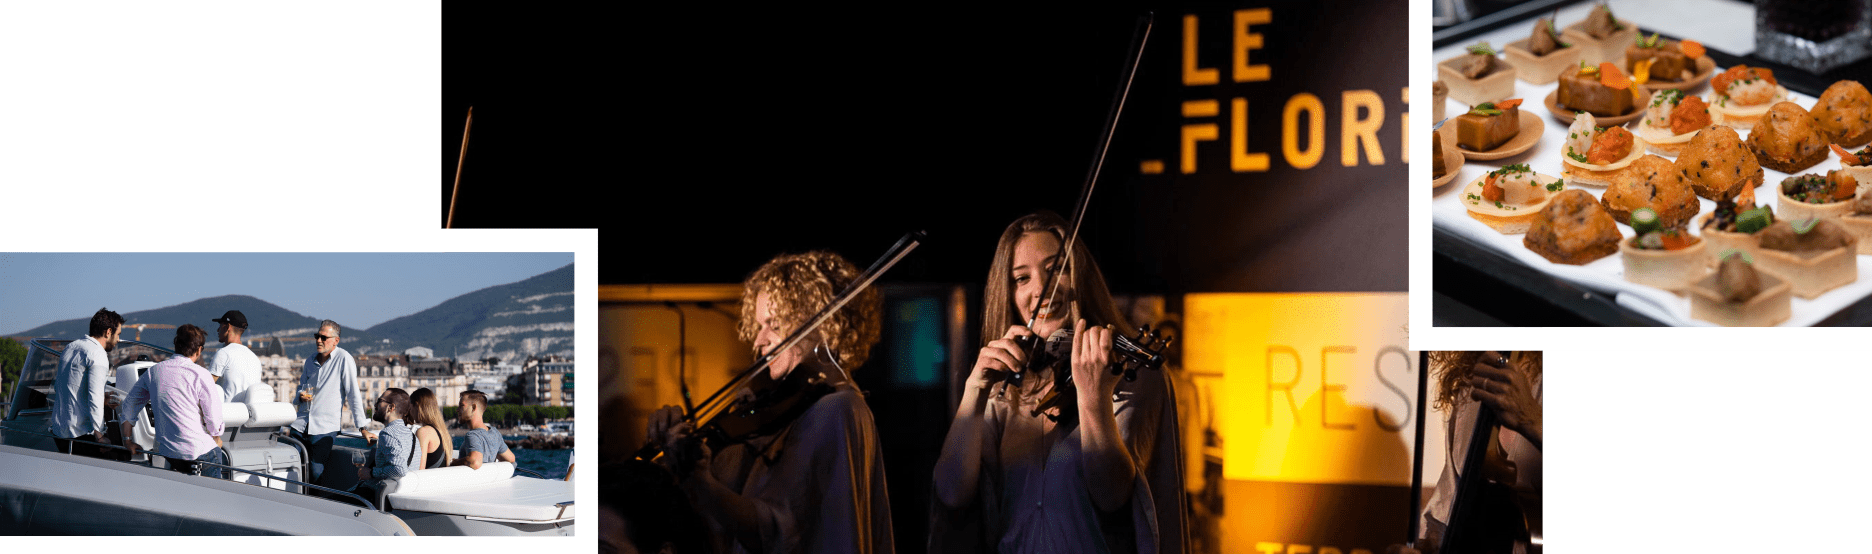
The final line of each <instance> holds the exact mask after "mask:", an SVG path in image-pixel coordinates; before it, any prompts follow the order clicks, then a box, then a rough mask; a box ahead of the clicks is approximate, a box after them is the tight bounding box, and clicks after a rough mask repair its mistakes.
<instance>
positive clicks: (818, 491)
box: [649, 251, 892, 553]
mask: <svg viewBox="0 0 1872 554" xmlns="http://www.w3.org/2000/svg"><path fill="white" fill-rule="evenodd" d="M858 274H859V271H858V269H857V268H855V267H853V266H852V264H851V263H850V262H847V261H845V259H844V258H841V257H839V256H838V255H837V254H833V253H830V252H823V251H821V252H809V253H806V254H796V255H783V256H780V257H777V258H774V259H773V260H772V261H769V262H767V264H766V265H763V266H761V267H760V269H758V270H755V271H754V273H753V274H752V275H750V276H748V278H747V281H746V282H745V283H743V286H742V293H741V320H740V322H739V327H738V330H739V332H740V337H741V340H744V341H749V342H750V343H752V345H753V347H754V350H755V352H756V354H757V355H759V354H766V353H768V352H769V351H771V350H772V349H773V348H774V347H776V346H778V345H779V343H780V342H782V341H783V339H784V338H785V337H787V335H789V334H790V333H792V332H793V330H794V329H796V328H798V327H799V326H801V325H802V324H804V323H805V320H806V319H808V318H810V317H811V316H812V315H813V314H814V313H815V312H817V311H818V310H820V309H821V308H822V307H825V306H827V305H828V304H829V303H830V301H831V300H832V299H833V298H834V297H835V296H837V295H838V294H839V293H840V292H841V291H843V290H844V289H845V288H846V287H847V286H848V285H850V284H851V283H852V281H853V280H854V279H855V278H856V277H857V276H858ZM880 303H881V301H880V297H879V295H878V293H877V291H876V290H875V289H868V290H866V291H865V292H864V293H862V294H860V295H859V296H858V297H857V298H856V299H854V300H853V301H852V302H851V303H850V304H847V305H846V306H845V307H843V308H841V309H839V310H838V311H837V312H835V313H834V315H832V316H831V318H830V319H828V320H826V321H825V322H824V323H823V324H822V325H820V326H819V327H818V329H817V330H816V331H815V332H814V333H813V334H811V335H809V336H808V338H807V339H806V340H803V341H801V342H800V343H799V344H797V345H795V346H794V347H792V348H790V349H788V350H786V351H784V352H779V353H777V355H776V356H775V358H774V360H773V363H772V364H771V365H770V366H769V367H768V377H771V379H772V380H773V381H776V382H777V381H784V380H786V379H787V378H788V377H789V376H793V377H800V375H793V372H796V371H800V372H806V371H811V372H818V374H819V375H817V376H815V377H822V378H823V379H824V383H825V384H827V385H829V390H830V392H828V393H826V394H824V396H821V397H819V398H818V399H817V400H815V401H813V402H812V403H811V405H810V406H809V407H807V408H805V410H804V411H803V412H802V413H801V415H799V416H798V418H797V419H795V420H793V421H792V422H791V423H789V424H787V426H786V427H785V428H784V430H783V431H780V432H778V433H775V434H772V435H767V436H763V437H759V438H754V439H750V440H747V441H746V442H741V443H738V444H733V445H732V446H729V447H727V448H724V449H722V450H721V451H719V452H710V451H709V448H708V447H707V446H706V445H704V446H702V447H701V449H700V450H701V453H700V456H699V458H698V459H695V460H693V465H692V466H691V467H690V468H684V469H682V470H679V473H682V472H684V471H686V474H685V475H684V476H683V477H682V487H683V489H684V491H685V492H686V493H687V494H688V495H689V497H690V500H691V501H692V502H693V503H694V505H695V507H696V510H697V511H698V512H700V513H701V514H702V516H703V518H704V519H706V520H708V523H709V527H710V530H711V531H712V533H711V534H712V535H714V538H715V540H716V541H717V542H718V544H717V547H718V550H719V551H721V552H865V553H869V552H891V551H892V535H891V519H890V504H889V500H888V497H887V494H886V493H887V491H886V487H885V484H884V463H883V457H882V454H881V453H880V451H879V449H878V438H877V429H876V427H875V424H874V422H873V420H872V416H871V409H870V408H869V407H868V406H867V405H866V404H865V400H864V396H863V395H862V394H860V393H859V391H858V388H857V386H856V385H855V384H854V383H852V382H851V381H850V380H848V375H849V372H850V371H852V370H855V369H857V368H858V366H860V365H862V364H863V363H864V361H865V358H866V356H868V355H869V354H870V352H871V346H872V345H873V344H875V343H877V341H878V336H879V321H878V313H879V310H880ZM822 390H823V389H822ZM694 425H695V423H694V422H690V421H684V420H683V412H682V409H681V408H679V407H676V406H666V407H664V408H662V409H660V410H658V411H657V412H656V413H654V414H652V415H651V417H650V423H649V436H650V437H651V439H652V440H653V441H657V442H659V443H660V444H664V445H666V446H665V451H666V452H675V451H677V450H679V449H680V448H681V446H680V444H681V441H683V439H684V438H685V437H686V436H687V435H689V434H690V433H692V432H695V427H694ZM678 457H679V456H671V455H665V456H663V457H662V458H659V460H663V461H666V465H670V466H676V465H678V464H676V463H675V462H674V461H672V460H673V459H675V458H678Z"/></svg>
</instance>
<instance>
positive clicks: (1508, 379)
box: [1399, 352, 1542, 553]
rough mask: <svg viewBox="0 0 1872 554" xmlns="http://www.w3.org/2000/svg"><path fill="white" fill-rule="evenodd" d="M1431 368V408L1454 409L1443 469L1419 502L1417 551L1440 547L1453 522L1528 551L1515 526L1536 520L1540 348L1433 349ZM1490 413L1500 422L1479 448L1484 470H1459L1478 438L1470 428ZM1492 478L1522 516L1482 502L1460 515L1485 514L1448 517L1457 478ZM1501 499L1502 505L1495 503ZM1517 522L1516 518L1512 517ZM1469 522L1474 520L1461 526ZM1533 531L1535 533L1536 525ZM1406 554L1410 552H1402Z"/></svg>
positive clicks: (1525, 539) (1504, 546) (1507, 546)
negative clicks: (1482, 451) (1433, 385)
mask: <svg viewBox="0 0 1872 554" xmlns="http://www.w3.org/2000/svg"><path fill="white" fill-rule="evenodd" d="M1430 370H1431V372H1432V376H1433V377H1434V378H1435V379H1436V401H1435V404H1434V406H1435V407H1436V409H1437V410H1439V411H1444V412H1445V413H1451V414H1454V416H1453V417H1451V418H1449V426H1448V428H1447V429H1446V431H1447V432H1448V435H1447V439H1448V440H1446V441H1445V444H1446V445H1447V446H1448V452H1446V453H1445V457H1444V460H1445V462H1444V464H1443V474H1442V476H1441V477H1439V478H1438V479H1437V484H1436V491H1435V492H1434V493H1432V494H1431V495H1430V499H1429V501H1427V502H1425V503H1424V507H1423V511H1422V513H1421V517H1422V518H1423V519H1422V521H1421V525H1419V526H1418V537H1417V545H1416V546H1417V549H1419V550H1421V551H1423V552H1430V553H1435V552H1438V551H1439V550H1438V548H1439V546H1441V545H1442V543H1443V542H1444V540H1445V539H1448V538H1450V528H1449V526H1450V525H1451V523H1452V519H1453V518H1456V519H1457V523H1458V524H1462V525H1470V526H1472V527H1473V528H1472V529H1470V530H1467V531H1465V533H1467V534H1470V535H1474V536H1484V535H1503V534H1504V531H1506V533H1505V535H1506V536H1508V537H1519V538H1505V539H1502V540H1500V541H1496V544H1497V545H1499V546H1500V547H1501V548H1502V549H1503V550H1512V551H1513V552H1527V551H1529V548H1530V546H1533V545H1532V544H1530V541H1529V538H1528V537H1527V536H1526V535H1524V534H1522V533H1521V532H1520V530H1519V529H1511V528H1513V527H1516V526H1518V525H1532V524H1535V523H1537V521H1538V515H1539V512H1538V511H1537V510H1539V507H1540V495H1541V440H1542V435H1541V353H1540V352H1515V353H1512V354H1508V355H1503V354H1501V353H1497V352H1431V353H1430ZM1485 409H1486V410H1489V411H1490V412H1491V413H1492V414H1493V419H1494V420H1495V421H1496V422H1497V423H1499V425H1500V427H1499V430H1497V431H1496V432H1495V433H1493V434H1490V435H1488V439H1489V440H1491V441H1492V442H1491V443H1489V444H1486V445H1484V446H1483V447H1484V448H1486V449H1487V453H1486V454H1485V457H1484V458H1482V459H1483V460H1484V463H1483V467H1480V468H1468V467H1462V465H1463V464H1464V462H1463V461H1462V460H1463V458H1464V456H1465V453H1467V452H1468V451H1469V449H1470V444H1469V443H1470V442H1471V441H1472V440H1473V439H1472V437H1473V436H1474V435H1475V426H1476V422H1477V420H1478V419H1483V418H1481V414H1482V410H1485ZM1472 470H1479V471H1480V472H1481V473H1480V474H1478V475H1477V476H1476V477H1480V478H1483V479H1471V480H1464V479H1463V477H1465V476H1469V473H1468V472H1469V471H1472ZM1479 481H1481V482H1486V481H1492V482H1495V483H1498V484H1500V485H1505V486H1506V487H1507V489H1506V491H1507V492H1508V494H1509V495H1510V496H1512V497H1513V498H1512V499H1511V500H1510V502H1511V503H1510V504H1508V505H1509V506H1511V507H1519V508H1520V509H1522V510H1528V511H1529V513H1528V514H1526V517H1516V516H1521V515H1522V514H1513V515H1511V516H1509V518H1508V519H1506V520H1504V519H1503V518H1500V517H1496V516H1499V515H1501V514H1504V513H1512V512H1513V511H1514V510H1503V509H1494V506H1490V505H1488V504H1479V505H1478V506H1480V508H1478V509H1477V510H1469V509H1465V510H1464V512H1469V513H1474V512H1484V513H1479V514H1477V515H1474V516H1471V515H1469V514H1468V513H1465V514H1452V513H1451V512H1452V510H1453V509H1454V508H1455V504H1456V497H1457V496H1458V494H1457V493H1458V489H1457V487H1458V483H1463V484H1464V486H1467V484H1468V483H1474V482H1479ZM1497 504H1499V503H1497ZM1517 519H1518V520H1519V521H1516V520H1517ZM1470 521H1473V522H1474V523H1466V522H1470ZM1533 527H1534V528H1533V529H1532V530H1533V531H1535V532H1536V533H1535V534H1536V536H1538V526H1537V525H1534V526H1533ZM1399 551H1402V552H1409V551H1410V549H1399Z"/></svg>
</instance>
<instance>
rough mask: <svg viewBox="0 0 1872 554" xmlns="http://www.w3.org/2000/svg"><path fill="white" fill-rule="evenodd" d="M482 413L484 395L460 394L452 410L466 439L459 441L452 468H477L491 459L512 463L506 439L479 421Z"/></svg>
mask: <svg viewBox="0 0 1872 554" xmlns="http://www.w3.org/2000/svg"><path fill="white" fill-rule="evenodd" d="M486 413H487V393H484V392H481V391H478V390H470V391H467V392H464V393H461V406H459V407H457V408H455V415H456V419H459V420H461V424H462V427H466V428H468V436H467V438H466V439H464V440H463V441H462V447H461V455H460V456H456V457H455V465H458V466H468V467H472V468H475V469H481V464H484V463H489V462H493V461H495V460H500V461H503V462H507V463H513V461H514V453H513V450H510V449H508V448H507V440H506V439H503V438H501V435H500V433H499V432H497V431H495V430H493V429H492V428H490V427H488V424H487V423H484V422H482V421H481V416H482V415H484V414H486Z"/></svg>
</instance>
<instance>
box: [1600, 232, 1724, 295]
mask: <svg viewBox="0 0 1872 554" xmlns="http://www.w3.org/2000/svg"><path fill="white" fill-rule="evenodd" d="M1632 240H1634V239H1625V240H1621V241H1619V260H1620V262H1621V263H1623V264H1625V280H1627V281H1631V282H1633V283H1638V284H1640V285H1646V286H1652V287H1657V288H1660V289H1664V290H1668V291H1681V290H1684V289H1686V288H1689V287H1690V285H1691V284H1692V283H1695V282H1697V280H1698V279H1702V278H1703V275H1704V274H1705V273H1709V272H1710V266H1711V264H1710V260H1709V258H1710V256H1711V253H1710V249H1709V241H1707V240H1699V241H1697V243H1696V244H1693V245H1690V247H1689V248H1684V249H1681V250H1645V249H1642V248H1638V247H1635V246H1632V245H1631V243H1632Z"/></svg>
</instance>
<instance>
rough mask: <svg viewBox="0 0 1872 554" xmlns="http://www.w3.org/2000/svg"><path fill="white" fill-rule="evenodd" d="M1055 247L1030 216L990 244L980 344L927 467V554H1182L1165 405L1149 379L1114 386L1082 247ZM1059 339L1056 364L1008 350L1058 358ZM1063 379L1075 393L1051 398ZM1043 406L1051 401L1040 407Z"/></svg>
mask: <svg viewBox="0 0 1872 554" xmlns="http://www.w3.org/2000/svg"><path fill="white" fill-rule="evenodd" d="M1066 236H1067V232H1066V222H1065V221H1063V220H1061V219H1060V217H1059V216H1057V215H1054V214H1052V213H1048V212H1041V213H1036V214H1033V215H1029V216H1026V217H1022V218H1020V219H1018V220H1015V221H1014V223H1013V224H1011V225H1009V226H1008V227H1007V229H1006V230H1005V231H1004V232H1003V233H1002V234H1001V239H1000V241H999V243H998V244H997V245H996V248H995V257H994V262H993V263H992V265H991V266H990V269H989V273H988V281H987V285H986V287H984V289H983V290H984V292H983V293H982V304H983V308H984V309H983V314H982V338H983V341H984V344H983V346H982V349H981V351H980V353H979V355H978V356H977V358H976V360H975V366H974V368H973V369H971V370H970V372H969V375H968V378H967V381H966V383H965V385H964V387H963V392H962V401H961V404H960V405H959V406H958V407H957V409H956V414H955V419H954V421H953V423H951V424H950V427H949V433H948V436H947V437H946V438H945V440H944V443H943V450H942V455H941V457H940V458H938V460H937V462H936V464H937V465H936V472H935V489H936V491H935V492H936V494H935V496H936V499H937V502H938V505H937V506H936V508H935V518H934V519H935V522H934V525H932V528H931V535H930V548H931V551H932V552H997V551H998V552H1003V553H1013V552H1143V553H1156V552H1168V553H1181V552H1182V551H1183V548H1184V544H1185V543H1186V540H1185V537H1186V533H1187V530H1186V529H1185V528H1184V526H1183V502H1182V494H1183V486H1182V478H1183V473H1182V469H1181V460H1180V459H1179V457H1178V453H1179V449H1178V447H1177V442H1178V436H1177V433H1176V421H1177V420H1176V404H1175V401H1174V398H1175V396H1174V395H1173V394H1172V393H1171V391H1170V388H1169V387H1170V383H1169V381H1168V378H1167V377H1166V376H1165V375H1164V374H1163V373H1162V372H1160V371H1152V370H1143V371H1140V372H1139V373H1138V374H1137V380H1136V381H1132V382H1126V381H1124V380H1123V379H1122V378H1121V377H1118V376H1115V375H1113V374H1112V372H1111V371H1110V370H1109V369H1108V367H1109V366H1108V364H1109V362H1110V361H1111V360H1112V359H1114V357H1115V356H1116V354H1114V353H1113V352H1112V335H1113V333H1116V332H1121V331H1123V330H1125V329H1126V323H1125V318H1124V315H1123V314H1122V312H1120V311H1119V309H1118V307H1117V304H1116V303H1115V302H1113V301H1112V298H1111V293H1110V292H1109V291H1108V290H1106V287H1105V278H1104V276H1103V275H1102V274H1101V273H1100V272H1099V269H1098V265H1097V263H1095V262H1094V261H1093V260H1092V254H1091V252H1090V250H1089V249H1087V248H1086V246H1085V244H1084V243H1078V244H1074V245H1073V246H1072V248H1071V250H1070V252H1062V250H1063V248H1062V245H1063V244H1064V243H1065V241H1066ZM1061 272H1063V275H1062V276H1061V278H1060V279H1058V283H1057V285H1055V286H1056V287H1057V288H1058V289H1059V290H1057V291H1055V292H1053V293H1052V294H1048V295H1046V297H1044V298H1043V297H1042V294H1043V291H1044V290H1045V289H1047V285H1048V283H1049V282H1052V281H1054V277H1055V275H1056V274H1059V273H1061ZM1029 321H1031V322H1033V323H1032V327H1031V328H1029V327H1028V326H1027V322H1029ZM1068 330H1070V332H1071V335H1072V338H1071V339H1070V345H1071V346H1070V349H1069V351H1070V354H1069V357H1070V363H1069V364H1068V363H1060V364H1056V365H1052V366H1042V365H1029V363H1028V362H1030V361H1031V360H1030V357H1032V355H1033V354H1032V352H1030V351H1029V350H1028V349H1027V348H1025V347H1023V346H1022V345H1021V344H1019V343H1018V342H1016V339H1017V338H1019V337H1026V336H1032V337H1035V339H1039V340H1046V339H1053V340H1056V341H1058V344H1059V345H1060V346H1058V347H1055V348H1053V349H1052V350H1056V351H1060V352H1066V351H1068V348H1067V347H1066V346H1065V344H1066V343H1067V342H1068V341H1067V340H1066V339H1065V335H1066V334H1067V332H1068ZM1064 371H1070V372H1071V375H1072V380H1073V382H1074V387H1075V388H1074V389H1073V390H1064V391H1062V390H1054V389H1055V388H1056V373H1057V372H1064ZM1013 373H1020V374H1022V377H1023V378H1022V379H1021V381H1022V382H1021V383H1020V385H1019V386H1011V383H1010V382H1009V381H1008V377H1009V376H1010V375H1011V374H1013ZM1048 396H1056V397H1058V398H1059V399H1060V401H1059V402H1057V403H1055V404H1054V405H1053V406H1051V407H1046V406H1042V405H1041V402H1042V399H1043V398H1046V397H1048Z"/></svg>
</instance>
